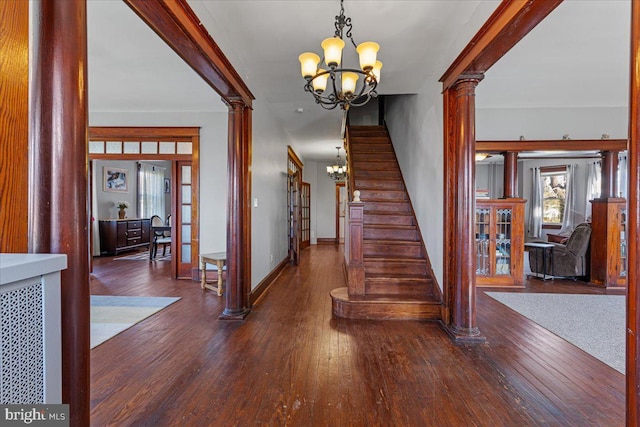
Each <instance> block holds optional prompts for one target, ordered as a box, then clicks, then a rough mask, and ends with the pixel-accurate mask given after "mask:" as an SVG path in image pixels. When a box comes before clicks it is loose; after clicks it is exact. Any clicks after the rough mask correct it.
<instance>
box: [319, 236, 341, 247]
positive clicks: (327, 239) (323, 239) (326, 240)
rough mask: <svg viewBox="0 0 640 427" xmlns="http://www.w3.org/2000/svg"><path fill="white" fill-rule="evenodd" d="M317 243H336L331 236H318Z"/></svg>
mask: <svg viewBox="0 0 640 427" xmlns="http://www.w3.org/2000/svg"><path fill="white" fill-rule="evenodd" d="M316 244H317V245H335V244H336V239H334V238H333V237H318V239H317V242H316Z"/></svg>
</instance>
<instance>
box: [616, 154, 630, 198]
mask: <svg viewBox="0 0 640 427" xmlns="http://www.w3.org/2000/svg"><path fill="white" fill-rule="evenodd" d="M627 174H628V166H627V155H626V154H620V155H619V156H618V193H619V194H618V196H620V197H624V198H625V199H626V198H627V176H628V175H627Z"/></svg>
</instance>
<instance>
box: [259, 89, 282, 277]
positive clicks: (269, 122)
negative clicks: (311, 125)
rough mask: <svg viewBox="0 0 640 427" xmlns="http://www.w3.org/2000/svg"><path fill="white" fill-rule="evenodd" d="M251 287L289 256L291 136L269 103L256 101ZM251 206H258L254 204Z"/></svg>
mask: <svg viewBox="0 0 640 427" xmlns="http://www.w3.org/2000/svg"><path fill="white" fill-rule="evenodd" d="M253 107H254V110H253V161H252V171H251V172H252V178H253V179H252V202H253V201H255V199H258V207H253V208H252V209H253V210H252V212H251V276H252V277H251V287H252V289H253V288H255V287H256V286H257V285H258V283H260V281H261V280H262V279H263V278H264V277H265V276H266V275H267V274H269V273H270V272H271V270H273V268H274V267H275V266H276V265H277V264H279V263H280V262H281V261H283V260H284V259H285V258H286V257H287V252H288V247H289V246H288V242H287V225H288V222H287V156H288V155H287V146H288V145H291V140H290V138H289V136H288V135H287V134H286V133H285V132H284V131H283V130H282V128H281V127H280V126H279V125H278V124H277V123H276V121H275V117H274V116H273V114H272V113H271V111H270V110H269V109H268V107H267V106H266V103H265V102H261V101H255V102H254V104H253ZM251 206H254V204H253V203H252V204H251Z"/></svg>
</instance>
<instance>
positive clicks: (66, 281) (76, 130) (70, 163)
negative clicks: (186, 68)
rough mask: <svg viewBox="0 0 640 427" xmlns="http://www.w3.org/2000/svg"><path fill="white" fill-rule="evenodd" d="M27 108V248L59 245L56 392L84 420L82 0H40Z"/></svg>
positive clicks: (76, 420) (54, 249)
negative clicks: (62, 263)
mask: <svg viewBox="0 0 640 427" xmlns="http://www.w3.org/2000/svg"><path fill="white" fill-rule="evenodd" d="M32 5H33V7H35V8H39V9H40V11H39V12H40V25H39V26H38V27H36V32H37V33H36V36H35V40H36V44H37V51H36V54H35V56H34V64H33V69H34V74H33V86H32V92H31V95H32V100H31V103H32V109H31V112H30V114H31V131H32V132H31V146H32V147H33V149H32V150H31V171H30V174H31V180H30V185H29V187H30V189H31V191H32V194H31V204H30V211H29V228H30V230H29V236H30V240H29V251H30V252H35V253H62V254H66V255H67V257H68V265H69V267H68V268H67V269H66V270H63V271H62V277H61V280H62V287H61V291H62V294H61V304H62V400H63V403H68V404H69V407H70V424H71V425H72V426H87V425H89V403H90V401H89V345H90V340H89V324H90V318H89V227H88V224H89V221H88V217H89V209H88V202H87V189H88V188H89V185H88V149H87V138H88V132H87V129H88V124H87V16H86V4H85V0H65V1H57V0H40V1H39V2H37V1H36V2H34V3H33V4H32Z"/></svg>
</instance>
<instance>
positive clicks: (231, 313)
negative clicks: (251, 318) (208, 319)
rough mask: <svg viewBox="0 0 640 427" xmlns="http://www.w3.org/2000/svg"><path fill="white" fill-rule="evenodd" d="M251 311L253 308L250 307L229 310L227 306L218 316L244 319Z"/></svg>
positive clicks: (229, 318) (219, 317) (227, 318)
mask: <svg viewBox="0 0 640 427" xmlns="http://www.w3.org/2000/svg"><path fill="white" fill-rule="evenodd" d="M250 311H251V309H248V308H243V309H241V310H227V309H226V308H225V309H224V311H223V312H222V314H221V315H220V316H218V320H244V318H245V317H247V315H248V314H249V312H250Z"/></svg>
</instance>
